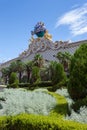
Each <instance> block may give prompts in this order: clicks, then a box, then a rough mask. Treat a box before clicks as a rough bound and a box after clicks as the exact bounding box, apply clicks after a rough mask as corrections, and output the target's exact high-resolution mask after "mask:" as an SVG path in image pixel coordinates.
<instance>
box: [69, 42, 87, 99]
mask: <svg viewBox="0 0 87 130" xmlns="http://www.w3.org/2000/svg"><path fill="white" fill-rule="evenodd" d="M68 92H69V94H70V96H71V98H73V99H74V100H78V99H82V98H84V97H86V95H87V44H82V45H81V46H80V48H79V49H78V50H77V51H76V52H75V54H74V56H73V57H72V59H71V65H70V79H69V83H68Z"/></svg>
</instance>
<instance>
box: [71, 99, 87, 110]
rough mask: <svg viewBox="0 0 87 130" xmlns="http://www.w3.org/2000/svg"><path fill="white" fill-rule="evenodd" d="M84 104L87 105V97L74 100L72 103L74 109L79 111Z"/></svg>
mask: <svg viewBox="0 0 87 130" xmlns="http://www.w3.org/2000/svg"><path fill="white" fill-rule="evenodd" d="M83 106H87V97H86V98H84V99H80V100H77V101H76V102H74V103H73V104H72V109H74V111H76V112H77V111H78V110H79V109H80V107H83Z"/></svg>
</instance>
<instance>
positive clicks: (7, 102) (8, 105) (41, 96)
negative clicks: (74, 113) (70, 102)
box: [0, 89, 56, 116]
mask: <svg viewBox="0 0 87 130" xmlns="http://www.w3.org/2000/svg"><path fill="white" fill-rule="evenodd" d="M0 99H4V100H0V106H1V109H0V115H2V116H3V115H17V114H20V113H31V114H41V115H48V114H49V112H50V111H51V110H52V109H53V108H54V107H55V106H56V99H55V98H54V97H52V96H51V95H49V94H48V93H47V92H46V91H40V90H39V91H33V92H30V91H27V90H20V89H5V90H4V91H3V92H0Z"/></svg>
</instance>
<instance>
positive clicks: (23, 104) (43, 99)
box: [0, 44, 87, 130]
mask: <svg viewBox="0 0 87 130" xmlns="http://www.w3.org/2000/svg"><path fill="white" fill-rule="evenodd" d="M56 57H57V58H58V60H59V62H56V61H55V62H54V61H51V62H50V63H49V64H47V65H46V63H45V65H44V60H43V58H42V56H41V55H39V54H37V55H36V56H35V57H34V60H33V61H29V62H27V63H23V62H21V61H16V62H13V63H11V65H10V66H9V67H7V68H3V69H2V74H3V75H2V78H3V80H4V82H5V83H7V88H4V89H3V90H1V92H0V130H87V59H86V58H87V44H83V45H81V46H80V48H79V49H78V50H77V51H76V52H75V53H74V55H73V56H71V55H70V54H69V53H67V52H65V53H61V52H60V53H58V54H57V56H56Z"/></svg>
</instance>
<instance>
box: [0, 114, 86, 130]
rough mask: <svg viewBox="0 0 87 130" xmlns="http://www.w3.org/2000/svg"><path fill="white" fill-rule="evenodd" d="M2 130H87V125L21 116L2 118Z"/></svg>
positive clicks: (46, 117)
mask: <svg viewBox="0 0 87 130" xmlns="http://www.w3.org/2000/svg"><path fill="white" fill-rule="evenodd" d="M0 130H87V125H86V124H80V123H77V122H74V121H64V120H62V119H61V118H60V117H59V118H55V117H48V116H36V115H27V114H21V115H18V116H13V117H0Z"/></svg>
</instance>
